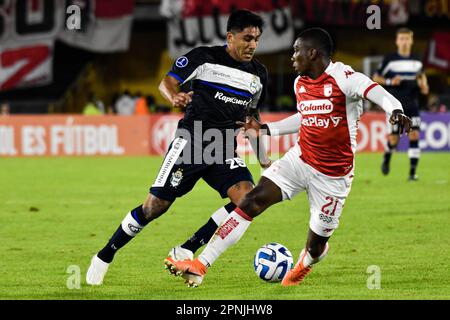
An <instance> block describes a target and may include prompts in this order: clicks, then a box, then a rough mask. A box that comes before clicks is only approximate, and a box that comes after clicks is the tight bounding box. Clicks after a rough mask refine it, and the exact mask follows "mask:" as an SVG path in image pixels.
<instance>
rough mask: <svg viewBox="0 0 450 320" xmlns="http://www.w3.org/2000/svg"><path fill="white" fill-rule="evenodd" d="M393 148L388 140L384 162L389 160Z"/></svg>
mask: <svg viewBox="0 0 450 320" xmlns="http://www.w3.org/2000/svg"><path fill="white" fill-rule="evenodd" d="M394 149H395V146H393V145H391V143H390V142H389V141H388V143H387V150H386V151H385V153H384V163H389V162H390V161H391V156H392V151H393V150H394Z"/></svg>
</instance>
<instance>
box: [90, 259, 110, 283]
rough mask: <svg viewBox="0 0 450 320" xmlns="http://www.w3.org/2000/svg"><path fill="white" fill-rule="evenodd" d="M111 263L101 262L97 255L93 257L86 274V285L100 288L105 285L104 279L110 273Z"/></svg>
mask: <svg viewBox="0 0 450 320" xmlns="http://www.w3.org/2000/svg"><path fill="white" fill-rule="evenodd" d="M108 267H109V263H107V262H104V261H103V260H101V259H100V258H99V257H97V255H95V256H93V257H92V260H91V265H90V266H89V269H88V271H87V273H86V283H87V284H90V285H92V286H99V285H101V284H102V283H103V278H104V277H105V275H106V272H108Z"/></svg>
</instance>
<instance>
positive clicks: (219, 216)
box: [211, 207, 228, 226]
mask: <svg viewBox="0 0 450 320" xmlns="http://www.w3.org/2000/svg"><path fill="white" fill-rule="evenodd" d="M226 217H228V211H227V210H226V209H225V207H222V208H220V209H217V211H216V212H214V213H213V214H212V216H211V219H213V220H214V222H215V223H216V224H217V225H218V226H220V224H221V223H222V222H223V220H225V218H226Z"/></svg>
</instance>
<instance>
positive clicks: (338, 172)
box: [294, 62, 377, 177]
mask: <svg viewBox="0 0 450 320" xmlns="http://www.w3.org/2000/svg"><path fill="white" fill-rule="evenodd" d="M376 85H377V84H376V83H375V82H373V81H372V80H371V79H369V78H368V77H367V76H365V75H364V74H362V73H359V72H355V71H354V70H353V69H352V68H351V67H350V66H347V65H344V64H343V63H341V62H336V63H333V62H331V63H330V64H329V66H328V67H327V69H326V70H325V72H324V73H323V74H322V75H321V76H319V77H318V78H317V79H315V80H313V79H311V78H309V77H306V76H299V77H297V78H296V79H295V83H294V90H295V95H296V98H297V110H298V112H299V113H300V114H301V117H302V120H301V126H300V130H299V138H298V144H299V146H300V150H301V156H300V158H301V159H302V160H303V161H304V162H306V163H307V164H309V165H310V166H312V167H313V168H315V169H317V170H318V171H319V172H322V173H323V174H326V175H328V176H333V177H339V176H344V175H346V174H348V173H349V172H350V171H351V170H352V169H353V165H354V154H355V152H356V132H357V128H358V121H359V119H360V116H361V114H362V112H363V104H362V102H363V100H362V99H363V98H365V97H366V95H367V93H368V92H369V91H370V90H371V89H372V88H373V87H375V86H376Z"/></svg>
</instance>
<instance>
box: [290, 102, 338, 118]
mask: <svg viewBox="0 0 450 320" xmlns="http://www.w3.org/2000/svg"><path fill="white" fill-rule="evenodd" d="M297 109H298V111H300V112H301V113H302V115H308V114H326V113H330V112H331V111H333V103H332V102H331V101H330V100H328V99H321V100H305V101H302V102H300V103H299V104H298V105H297Z"/></svg>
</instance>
